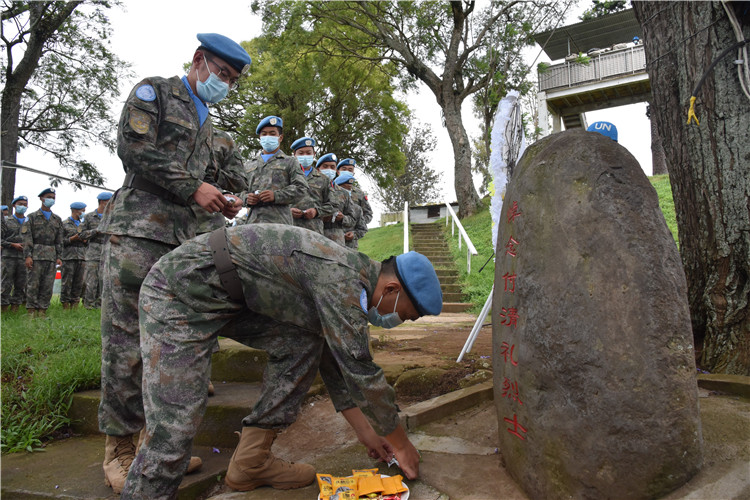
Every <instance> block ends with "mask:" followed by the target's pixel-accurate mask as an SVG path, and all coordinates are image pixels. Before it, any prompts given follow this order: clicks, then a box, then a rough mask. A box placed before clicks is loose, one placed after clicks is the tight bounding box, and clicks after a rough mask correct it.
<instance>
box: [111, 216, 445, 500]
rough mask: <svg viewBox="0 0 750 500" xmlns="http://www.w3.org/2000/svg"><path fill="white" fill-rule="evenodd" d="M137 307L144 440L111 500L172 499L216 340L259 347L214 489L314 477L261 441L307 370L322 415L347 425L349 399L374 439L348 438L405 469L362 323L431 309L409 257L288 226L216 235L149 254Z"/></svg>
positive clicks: (423, 261) (408, 453) (428, 285)
mask: <svg viewBox="0 0 750 500" xmlns="http://www.w3.org/2000/svg"><path fill="white" fill-rule="evenodd" d="M225 265H227V266H228V269H226V268H225V267H224V266H225ZM217 267H218V268H220V269H222V274H221V276H220V274H219V272H218V271H217ZM139 306H140V325H141V336H142V354H143V367H144V368H143V372H144V373H143V383H144V386H143V396H144V406H145V409H146V419H147V425H146V428H147V431H146V433H147V436H146V439H145V441H144V445H143V447H142V448H141V451H140V453H139V454H138V456H137V457H136V459H135V461H134V462H133V466H132V468H131V471H130V475H129V476H128V480H127V483H126V485H125V490H124V491H123V495H122V498H123V499H131V498H133V499H135V498H156V497H158V498H171V496H172V495H174V494H175V493H176V491H177V487H178V486H179V483H180V480H181V478H182V474H183V471H184V470H185V467H186V465H187V460H188V455H189V451H190V447H191V441H192V439H193V436H194V435H195V432H196V430H197V426H198V424H199V422H200V416H201V414H202V413H203V411H204V410H205V407H206V384H207V380H208V368H209V363H210V356H211V347H212V345H213V340H214V338H215V337H216V335H217V334H221V335H230V336H233V337H235V338H236V339H237V340H239V341H241V342H243V343H245V344H247V345H250V346H252V347H256V348H260V349H264V350H266V351H267V352H268V355H269V360H268V364H267V366H266V371H265V374H264V385H263V391H262V393H261V395H260V398H259V400H258V402H257V403H256V405H255V406H254V407H253V409H252V411H251V413H250V414H249V415H248V416H247V417H245V418H244V419H243V422H242V423H243V431H242V435H241V438H240V442H239V444H238V446H237V449H236V450H235V453H234V455H233V456H232V459H231V461H230V464H229V470H228V472H227V476H226V483H227V485H229V486H230V487H232V488H235V489H240V490H243V491H247V490H251V489H253V488H256V487H258V486H261V485H270V486H272V487H276V488H283V489H288V488H295V487H301V486H304V485H306V484H309V483H311V482H312V481H314V479H315V471H314V469H313V468H312V467H311V466H309V465H305V464H289V463H286V462H283V461H282V460H279V459H277V458H275V457H274V456H273V455H272V454H271V450H270V449H271V445H272V443H273V440H274V438H275V436H276V434H277V432H278V431H280V430H282V429H284V428H285V427H287V426H288V425H290V424H291V423H292V422H294V420H295V419H296V416H297V414H298V412H299V409H300V406H301V404H302V402H303V399H304V397H305V394H306V393H307V391H308V389H309V388H310V386H311V384H312V382H313V380H314V378H315V375H316V372H317V371H318V369H319V367H320V371H321V374H322V375H323V376H324V380H325V382H326V385H327V387H328V388H329V392H330V393H331V398H332V400H333V402H334V406H335V407H336V409H337V410H338V411H342V412H344V415H345V417H346V418H347V420H349V421H350V423H351V420H350V418H349V416H350V415H351V412H349V410H352V409H354V408H356V407H359V409H361V412H364V414H366V415H367V417H369V419H370V420H371V421H372V422H373V423H374V425H375V426H376V427H377V428H378V429H379V432H380V433H381V436H385V440H383V438H382V437H381V436H377V435H376V434H375V431H370V430H368V431H366V432H364V433H363V435H361V436H360V438H362V439H364V441H365V444H366V446H367V448H368V450H369V452H370V453H372V456H376V457H380V458H381V459H385V458H388V456H389V454H390V453H391V451H392V452H393V453H394V454H395V457H396V458H397V459H398V461H399V463H400V467H401V469H402V470H403V471H404V472H405V474H406V476H407V477H409V478H411V479H413V478H415V477H417V475H418V473H419V456H418V453H417V451H416V449H415V448H414V447H413V445H412V444H411V443H410V442H409V439H408V438H407V437H406V433H405V432H404V429H403V428H402V427H401V426H400V424H399V417H398V413H397V408H396V405H395V394H394V391H393V389H392V388H391V386H390V385H388V383H387V382H386V379H385V376H384V375H383V371H382V369H381V368H380V367H378V366H377V365H376V364H375V363H374V362H373V359H372V355H371V353H370V349H369V329H368V326H367V325H368V320H369V321H370V322H371V323H373V324H375V325H378V326H383V327H386V328H389V327H393V326H396V325H398V324H400V323H401V322H402V321H404V320H416V319H417V318H419V317H421V316H423V315H426V314H432V315H436V314H439V313H440V310H441V308H442V294H441V291H440V283H439V282H438V279H437V275H436V274H435V270H434V269H433V267H432V264H430V262H429V260H427V258H426V257H424V256H423V255H420V254H417V253H416V252H409V253H408V254H404V255H400V256H398V257H396V258H391V259H389V260H388V261H386V262H384V263H382V264H381V263H379V262H375V261H372V260H370V259H369V258H368V257H367V256H366V255H364V254H361V253H358V252H355V251H353V250H350V249H347V248H344V247H342V246H340V245H337V244H336V243H334V242H332V241H330V240H329V239H327V238H325V237H324V236H321V235H319V234H316V233H313V232H311V231H307V230H304V229H302V228H297V227H292V226H282V225H274V224H248V225H243V226H237V227H233V228H229V229H220V230H217V231H215V232H214V233H211V234H210V235H209V234H206V235H202V236H199V237H197V238H195V239H193V240H191V241H189V242H186V243H184V244H183V245H182V246H180V247H179V248H177V249H175V250H174V251H172V252H171V253H169V254H168V255H166V256H164V257H162V259H161V260H159V262H158V263H156V265H154V267H153V268H152V269H151V271H150V272H149V275H148V276H147V278H146V280H145V281H144V283H143V287H142V289H141V298H140V304H139ZM361 412H360V410H356V411H355V412H354V414H355V416H356V415H359V414H360V413H361ZM362 420H364V417H362ZM365 421H366V420H365ZM300 445H302V444H300Z"/></svg>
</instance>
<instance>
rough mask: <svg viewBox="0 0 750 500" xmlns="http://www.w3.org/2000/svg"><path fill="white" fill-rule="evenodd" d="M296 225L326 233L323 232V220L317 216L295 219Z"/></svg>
mask: <svg viewBox="0 0 750 500" xmlns="http://www.w3.org/2000/svg"><path fill="white" fill-rule="evenodd" d="M294 225H295V226H297V227H304V228H305V229H309V230H310V231H315V232H316V233H318V234H323V235H325V233H324V232H323V221H322V220H320V219H319V218H317V217H316V218H314V219H294Z"/></svg>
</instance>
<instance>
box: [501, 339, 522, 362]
mask: <svg viewBox="0 0 750 500" xmlns="http://www.w3.org/2000/svg"><path fill="white" fill-rule="evenodd" d="M515 348H516V345H515V344H513V345H511V344H509V343H507V342H503V343H502V345H501V346H500V355H501V356H502V357H503V361H505V362H506V363H507V362H508V359H510V364H512V365H513V366H518V361H516V360H515V359H513V350H514V349H515Z"/></svg>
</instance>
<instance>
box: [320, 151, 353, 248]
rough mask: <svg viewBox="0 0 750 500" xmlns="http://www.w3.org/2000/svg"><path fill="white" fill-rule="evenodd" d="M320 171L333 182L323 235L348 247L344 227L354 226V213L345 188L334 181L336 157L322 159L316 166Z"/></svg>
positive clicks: (327, 155)
mask: <svg viewBox="0 0 750 500" xmlns="http://www.w3.org/2000/svg"><path fill="white" fill-rule="evenodd" d="M316 167H317V169H318V171H319V172H320V173H321V174H323V175H325V176H326V178H328V179H330V180H331V184H330V192H329V200H330V202H331V212H332V215H331V216H330V217H323V234H324V235H325V236H326V238H329V239H331V240H333V241H335V242H336V243H338V244H339V245H341V246H345V245H346V241H345V239H344V225H346V226H351V225H353V224H354V222H355V219H354V215H355V214H354V213H353V209H352V206H351V203H350V201H349V196H347V194H346V192H345V191H344V189H343V188H341V187H340V186H338V185H336V184H335V183H334V182H333V179H334V178H335V177H336V155H335V154H333V153H327V154H325V155H323V156H321V157H320V159H319V160H318V162H317V165H316Z"/></svg>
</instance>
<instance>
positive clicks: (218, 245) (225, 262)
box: [208, 227, 245, 302]
mask: <svg viewBox="0 0 750 500" xmlns="http://www.w3.org/2000/svg"><path fill="white" fill-rule="evenodd" d="M208 245H209V246H210V247H211V254H212V255H213V258H214V265H215V266H216V271H217V272H218V273H219V279H220V280H221V284H222V286H223V287H224V289H225V290H226V291H227V293H229V296H230V297H231V298H232V300H235V301H237V302H244V301H245V294H244V293H243V292H242V282H241V281H240V276H239V274H237V268H236V267H234V263H233V262H232V257H231V256H230V255H229V250H227V233H226V230H225V229H224V228H223V227H222V228H219V229H217V230H215V231H212V232H211V236H209V237H208Z"/></svg>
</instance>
